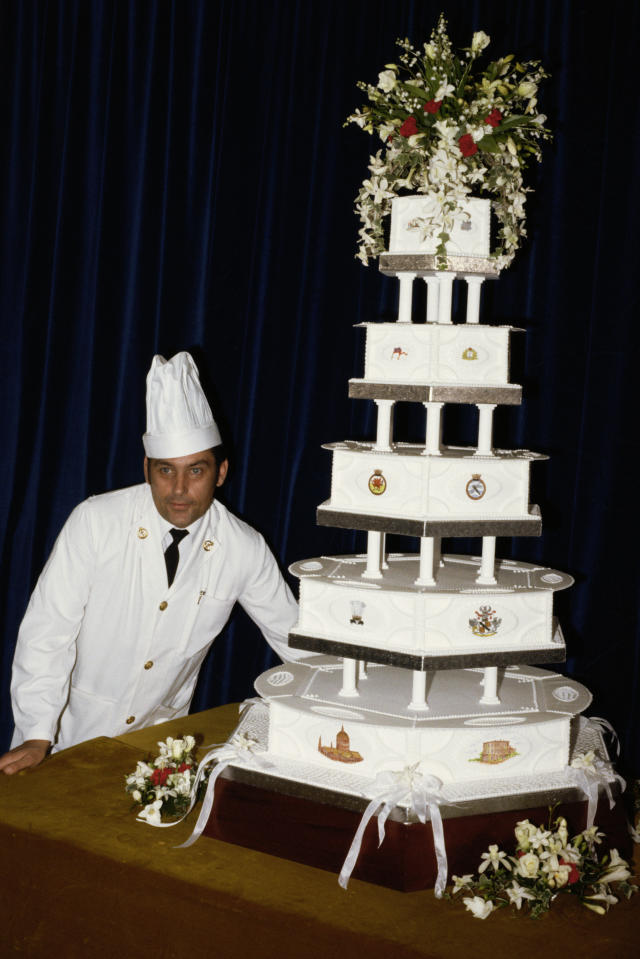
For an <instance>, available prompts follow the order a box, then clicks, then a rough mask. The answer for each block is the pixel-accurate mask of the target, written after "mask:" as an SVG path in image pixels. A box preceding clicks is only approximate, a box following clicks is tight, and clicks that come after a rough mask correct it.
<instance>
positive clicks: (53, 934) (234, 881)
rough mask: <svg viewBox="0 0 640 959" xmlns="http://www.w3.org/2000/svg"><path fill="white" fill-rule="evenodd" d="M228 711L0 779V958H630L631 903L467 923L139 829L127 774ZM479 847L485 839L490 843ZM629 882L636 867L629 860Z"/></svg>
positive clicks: (427, 902) (217, 727)
mask: <svg viewBox="0 0 640 959" xmlns="http://www.w3.org/2000/svg"><path fill="white" fill-rule="evenodd" d="M236 719H237V706H233V705H231V706H223V707H221V708H219V709H214V710H209V711H207V712H204V713H198V714H195V715H193V716H189V717H187V718H186V719H183V720H180V721H178V722H171V723H165V724H164V725H162V726H155V727H152V728H151V729H147V730H141V731H138V732H134V733H129V734H128V735H126V736H122V737H121V738H119V739H107V738H101V739H94V740H91V741H89V742H87V743H82V744H81V745H79V746H75V747H74V748H72V749H69V750H65V751H64V752H62V753H58V754H57V755H55V756H53V757H51V758H50V759H48V760H47V761H46V762H45V763H43V764H42V765H41V766H40V767H38V768H37V769H35V770H33V771H31V772H27V773H20V774H18V775H16V776H12V777H7V776H0V875H2V879H3V895H2V905H1V906H0V923H1V925H0V929H1V933H2V938H1V939H0V955H2V956H4V955H10V954H14V953H15V954H19V955H24V956H47V957H50V956H52V955H53V956H60V957H62V959H75V957H78V959H80V957H83V959H84V957H88V956H91V957H112V956H113V957H115V956H118V957H125V959H126V957H129V956H131V957H134V956H135V957H136V959H138V957H144V956H145V955H152V956H153V957H154V959H164V957H167V959H173V957H176V959H177V957H179V959H182V957H185V959H187V957H190V959H194V957H195V959H200V957H209V956H211V957H214V956H215V957H216V959H235V957H240V956H242V957H243V959H248V957H250V956H252V955H255V956H256V957H261V959H271V957H274V959H275V957H277V956H278V957H287V959H288V957H295V959H298V957H300V959H315V957H318V959H319V957H323V959H332V957H333V956H334V955H337V956H338V957H339V959H351V957H358V959H396V957H398V959H400V957H402V959H414V957H432V959H454V957H455V959H462V957H465V956H468V957H473V959H497V957H499V959H502V957H510V959H525V957H526V959H531V957H532V956H536V955H542V954H544V953H548V952H549V950H551V951H552V952H553V954H554V955H571V954H572V953H574V952H575V953H577V954H579V955H580V956H581V957H584V959H590V957H596V956H597V957H602V959H607V957H611V959H631V957H635V956H637V955H638V952H639V949H640V946H639V941H640V895H638V896H636V897H634V899H632V900H630V901H629V902H627V901H625V902H622V903H620V904H619V905H618V906H615V907H614V908H613V909H612V910H611V911H610V913H609V914H608V915H607V916H605V917H599V916H596V915H594V914H593V913H591V912H589V911H588V910H586V909H585V908H584V907H583V906H581V905H580V904H579V903H578V902H576V901H575V900H574V899H573V898H572V897H569V896H567V897H560V898H559V900H558V902H557V903H556V904H555V905H554V907H553V909H552V911H551V912H550V913H549V914H547V915H546V916H545V917H543V918H542V919H541V920H539V921H532V920H530V919H528V918H525V917H524V916H519V915H517V914H516V913H515V911H513V910H507V909H505V910H501V911H500V912H498V913H495V914H494V915H492V916H491V917H490V918H489V919H488V920H485V921H481V920H478V919H474V918H473V917H472V916H471V915H470V914H469V913H467V912H466V911H465V910H464V908H463V907H462V906H461V905H460V904H457V903H452V902H448V901H446V900H436V899H435V898H434V895H433V893H432V892H431V891H423V892H416V893H402V892H396V891H394V890H390V889H385V888H383V887H381V886H374V885H370V884H368V883H364V882H359V881H358V880H356V879H352V880H351V882H350V884H349V888H348V890H347V891H343V890H342V889H341V888H340V887H339V886H338V882H337V877H336V876H335V875H333V874H331V873H329V872H324V871H322V870H318V869H314V868H312V867H310V866H303V865H298V864H296V863H292V862H288V861H286V860H282V859H277V858H275V857H273V856H268V855H265V854H263V853H259V852H255V851H253V850H250V849H244V848H241V847H239V846H232V845H229V844H227V843H224V842H220V841H217V840H213V839H209V838H207V837H203V838H201V839H200V840H199V841H198V842H197V843H196V844H195V845H194V846H192V847H190V848H189V849H175V848H174V847H175V846H176V845H177V844H178V843H180V842H183V841H184V840H185V839H186V838H187V837H188V835H189V834H190V831H191V828H192V824H193V816H192V817H190V820H189V821H188V822H185V823H182V824H180V825H179V826H176V827H175V828H173V829H153V828H151V827H150V826H147V825H145V824H144V823H139V822H136V818H135V813H134V812H133V811H132V809H131V806H130V803H129V800H128V797H127V796H126V794H125V793H124V790H123V784H124V777H125V775H126V774H127V773H129V772H131V771H132V770H133V769H134V768H135V764H136V761H137V760H138V759H141V758H143V757H145V756H146V755H147V754H152V755H153V756H155V755H156V754H157V749H156V743H157V741H158V740H161V739H165V738H166V737H167V736H169V735H171V736H174V737H178V736H182V735H186V734H187V733H190V734H192V735H196V734H200V735H201V736H202V737H203V742H204V743H205V744H209V743H217V742H222V741H224V740H225V739H226V738H227V736H228V734H229V732H230V731H231V729H232V728H233V727H234V725H235V723H236ZM488 841H489V839H488ZM635 871H636V875H640V857H639V856H638V854H637V853H636V857H635Z"/></svg>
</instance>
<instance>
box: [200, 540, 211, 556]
mask: <svg viewBox="0 0 640 959" xmlns="http://www.w3.org/2000/svg"><path fill="white" fill-rule="evenodd" d="M202 548H203V549H206V551H207V553H208V552H209V550H210V549H213V540H212V539H205V541H204V543H203V544H202Z"/></svg>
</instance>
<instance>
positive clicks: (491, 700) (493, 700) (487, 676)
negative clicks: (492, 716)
mask: <svg viewBox="0 0 640 959" xmlns="http://www.w3.org/2000/svg"><path fill="white" fill-rule="evenodd" d="M482 685H483V687H484V692H483V694H482V698H481V700H480V703H481V705H483V706H498V705H499V704H500V698H499V696H498V667H497V666H485V669H484V679H483V680H482Z"/></svg>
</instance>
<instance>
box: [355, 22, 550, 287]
mask: <svg viewBox="0 0 640 959" xmlns="http://www.w3.org/2000/svg"><path fill="white" fill-rule="evenodd" d="M489 42H490V40H489V37H488V36H487V35H486V34H485V33H484V32H483V31H481V30H480V31H478V32H476V33H474V34H473V37H472V40H471V45H470V46H469V47H466V48H464V49H463V50H462V51H461V52H460V55H458V54H456V53H455V52H454V50H453V48H452V46H451V41H450V40H449V37H448V35H447V23H446V20H445V18H444V16H443V15H442V14H441V15H440V19H439V21H438V24H437V26H436V28H435V29H434V30H433V32H432V34H431V40H430V42H429V43H425V44H423V46H422V48H421V49H418V48H416V47H414V46H413V45H412V44H411V43H410V42H409V41H408V40H398V41H397V43H398V46H399V47H400V49H401V51H402V52H401V54H400V56H399V63H398V64H396V63H388V64H386V66H385V69H384V70H382V71H381V73H380V74H379V76H378V82H377V84H375V85H373V84H367V83H359V84H358V87H359V88H360V89H361V90H363V91H365V92H366V94H367V97H368V100H369V102H368V104H367V105H365V106H363V107H362V108H361V109H358V110H356V111H355V113H353V114H352V115H351V116H350V117H348V119H347V121H346V122H347V124H349V123H355V124H356V125H357V126H359V127H361V128H362V129H364V130H365V131H366V132H368V133H370V134H374V133H375V134H377V135H378V136H379V137H380V139H381V140H382V142H383V144H384V147H383V148H382V149H381V150H378V152H377V153H376V154H375V156H371V157H370V163H369V172H370V176H369V177H368V178H367V179H365V180H364V182H363V184H362V187H361V189H360V192H359V193H358V196H357V199H356V212H357V213H358V214H359V216H360V220H361V224H362V226H361V228H360V231H359V237H360V244H359V248H358V253H357V256H358V258H359V259H360V260H362V262H363V263H364V264H365V265H366V264H367V263H368V260H369V258H370V257H375V256H377V255H378V254H379V253H381V252H383V250H384V223H385V218H386V217H387V216H388V215H389V213H390V211H391V200H392V199H393V198H394V197H396V196H399V195H403V194H415V193H418V194H420V193H422V194H429V196H430V197H431V198H432V199H433V200H434V201H435V204H434V207H435V213H434V214H433V215H432V216H430V217H429V218H426V219H424V222H419V223H416V224H415V228H417V229H420V230H421V232H422V238H423V239H430V238H437V240H438V246H437V249H436V255H437V258H438V265H439V266H440V267H442V268H444V267H445V266H446V242H447V240H448V239H449V238H450V233H451V230H452V228H453V226H454V224H455V223H456V221H460V219H461V218H464V217H466V216H467V215H468V214H467V213H466V212H465V210H464V206H463V204H464V201H465V199H466V198H467V197H468V196H470V195H471V194H472V193H473V194H474V195H479V194H484V195H487V196H488V197H489V198H490V199H491V200H492V208H493V211H494V213H495V215H496V218H497V220H498V224H499V229H498V236H497V248H496V251H495V256H496V258H497V265H498V267H499V268H502V267H505V266H508V265H509V264H510V263H511V260H512V259H513V256H514V254H515V252H516V250H517V249H518V247H519V245H520V242H521V239H522V237H524V236H525V235H526V231H525V228H524V222H525V211H524V206H525V194H526V193H527V192H528V188H526V187H525V186H524V184H523V171H524V169H525V167H526V166H527V163H528V162H529V161H530V160H532V159H535V160H540V159H541V148H540V141H542V140H546V139H550V137H551V134H550V132H549V130H548V129H547V128H546V127H545V125H544V124H545V121H546V117H545V116H544V115H542V114H540V113H538V112H537V93H538V87H539V84H540V82H541V81H542V80H543V79H544V78H545V77H547V76H548V74H547V73H546V72H545V71H544V69H543V68H542V67H541V66H540V63H539V61H537V60H532V61H529V62H526V63H519V62H518V61H517V60H516V59H515V58H514V56H513V54H508V55H507V56H505V57H501V58H500V59H499V60H494V61H492V62H491V63H489V64H488V65H487V66H486V67H485V68H484V69H480V68H479V66H478V59H479V57H480V56H481V54H482V52H483V51H484V49H485V48H486V47H487V46H488V44H489ZM345 125H346V124H345Z"/></svg>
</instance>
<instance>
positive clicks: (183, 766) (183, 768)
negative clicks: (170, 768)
mask: <svg viewBox="0 0 640 959" xmlns="http://www.w3.org/2000/svg"><path fill="white" fill-rule="evenodd" d="M187 769H191V766H190V765H189V763H180V765H179V766H178V772H179V773H184V772H186V771H187Z"/></svg>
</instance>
